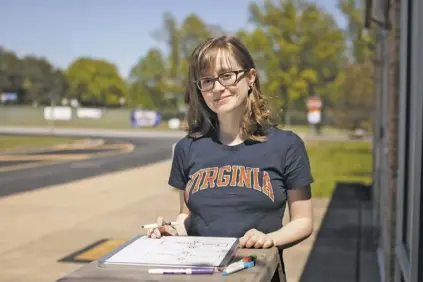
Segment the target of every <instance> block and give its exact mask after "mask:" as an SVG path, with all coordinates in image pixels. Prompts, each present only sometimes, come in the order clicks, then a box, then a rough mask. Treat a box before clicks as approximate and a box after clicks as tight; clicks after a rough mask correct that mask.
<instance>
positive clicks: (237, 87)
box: [198, 51, 256, 115]
mask: <svg viewBox="0 0 423 282" xmlns="http://www.w3.org/2000/svg"><path fill="white" fill-rule="evenodd" d="M255 78H256V71H255V69H250V70H243V68H242V67H241V66H240V65H239V64H238V63H237V61H236V60H235V59H234V58H233V57H232V56H231V55H228V54H226V53H225V52H222V51H219V53H218V54H217V56H216V62H215V69H214V70H213V71H211V72H210V73H207V74H205V75H202V76H201V77H200V80H199V82H198V87H199V88H200V90H201V93H202V95H203V98H204V101H205V102H206V104H207V106H208V107H209V108H210V109H211V110H212V111H213V112H215V113H216V114H218V115H219V114H225V113H228V112H231V111H233V110H234V109H238V108H241V107H242V108H244V107H245V106H246V102H247V98H248V90H249V89H250V87H251V86H252V84H253V83H254V80H255Z"/></svg>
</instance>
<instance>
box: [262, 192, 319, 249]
mask: <svg viewBox="0 0 423 282" xmlns="http://www.w3.org/2000/svg"><path fill="white" fill-rule="evenodd" d="M309 191H310V189H309V188H306V187H304V188H296V189H290V190H288V192H287V193H288V209H289V216H290V220H289V223H288V224H286V225H285V226H284V227H282V228H281V229H279V230H277V231H274V232H272V233H269V234H267V235H268V236H269V237H270V238H271V239H272V240H273V243H274V245H275V246H277V247H281V248H289V247H292V246H294V245H296V244H298V243H299V242H301V241H303V240H305V239H307V238H308V237H309V236H310V235H311V233H312V232H313V207H312V204H311V196H310V192H309Z"/></svg>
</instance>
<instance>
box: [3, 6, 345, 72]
mask: <svg viewBox="0 0 423 282" xmlns="http://www.w3.org/2000/svg"><path fill="white" fill-rule="evenodd" d="M314 1H315V2H317V3H318V4H319V5H320V6H321V7H323V8H325V9H326V10H327V11H328V12H331V13H333V14H334V17H335V19H336V20H337V22H338V23H339V25H340V26H342V27H343V26H345V24H346V23H345V19H344V18H343V17H342V15H341V13H340V12H339V11H338V10H337V8H336V5H337V0H314ZM249 2H251V1H249V0H209V1H206V0H152V1H151V0H0V46H2V47H3V48H6V49H8V50H11V51H13V52H15V53H16V54H17V55H18V56H24V55H29V54H33V55H36V56H41V57H45V58H47V59H48V60H49V61H50V63H52V64H53V65H54V66H56V67H60V68H62V69H65V68H66V67H67V66H68V65H69V64H70V63H71V62H72V61H73V60H75V59H77V58H78V57H81V56H89V57H93V58H99V59H105V60H107V61H109V62H111V63H114V64H115V65H116V66H117V67H118V69H119V72H120V74H121V75H122V76H124V77H127V75H128V73H129V71H130V69H131V68H132V66H133V65H134V64H136V62H137V61H138V60H139V58H140V57H142V56H143V55H144V54H145V53H146V52H147V50H148V49H149V48H153V47H159V48H161V49H162V50H163V51H166V50H164V48H165V45H164V44H163V43H162V42H159V41H158V40H157V39H155V38H154V37H153V36H152V34H153V32H154V31H156V30H159V29H160V28H161V26H162V21H163V14H164V13H165V12H170V13H171V14H173V15H174V16H175V18H176V19H177V20H178V22H179V23H180V22H182V21H183V19H184V18H185V17H186V16H187V15H189V14H190V13H195V14H197V15H198V16H199V17H200V18H202V19H203V20H204V21H205V22H206V23H207V24H214V25H219V26H221V27H223V28H224V30H227V31H236V30H239V29H240V28H249V27H250V28H251V24H249V22H248V18H249V13H248V3H249ZM255 2H256V3H260V2H263V1H260V0H257V1H255Z"/></svg>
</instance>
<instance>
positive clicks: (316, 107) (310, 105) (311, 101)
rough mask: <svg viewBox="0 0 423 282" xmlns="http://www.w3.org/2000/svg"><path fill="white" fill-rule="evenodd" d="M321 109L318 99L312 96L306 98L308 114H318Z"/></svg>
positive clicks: (320, 101) (320, 102)
mask: <svg viewBox="0 0 423 282" xmlns="http://www.w3.org/2000/svg"><path fill="white" fill-rule="evenodd" d="M321 108H322V100H321V99H320V98H319V97H317V96H313V97H310V98H308V100H307V109H308V111H309V112H320V109H321Z"/></svg>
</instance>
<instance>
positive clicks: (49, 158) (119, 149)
mask: <svg viewBox="0 0 423 282" xmlns="http://www.w3.org/2000/svg"><path fill="white" fill-rule="evenodd" d="M90 148H91V147H87V149H90ZM134 148H135V146H134V145H132V144H107V145H103V146H98V147H96V149H99V150H101V149H103V150H110V149H115V150H114V151H109V152H101V151H100V152H95V153H89V154H48V155H4V156H1V155H0V161H35V162H34V163H27V164H16V165H10V166H6V167H0V172H10V171H15V170H22V169H28V168H35V167H42V166H48V165H53V164H58V163H63V162H66V161H79V160H87V159H94V158H103V157H110V156H114V155H119V154H125V153H129V152H132V151H133V150H134ZM91 149H92V148H91Z"/></svg>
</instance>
